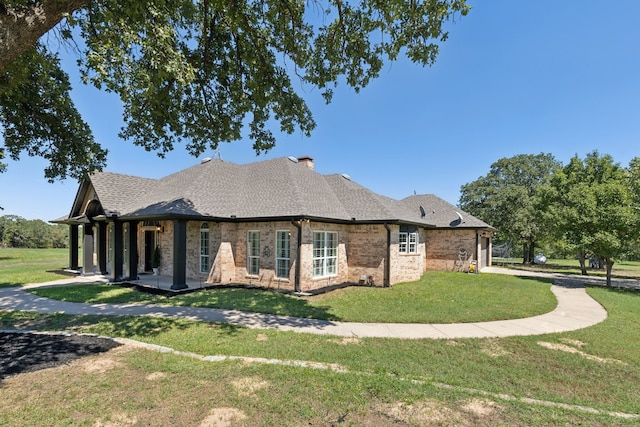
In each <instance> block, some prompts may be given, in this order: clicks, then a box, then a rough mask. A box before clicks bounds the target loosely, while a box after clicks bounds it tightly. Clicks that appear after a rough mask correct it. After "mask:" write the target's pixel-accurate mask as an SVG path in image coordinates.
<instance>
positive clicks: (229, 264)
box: [139, 221, 477, 292]
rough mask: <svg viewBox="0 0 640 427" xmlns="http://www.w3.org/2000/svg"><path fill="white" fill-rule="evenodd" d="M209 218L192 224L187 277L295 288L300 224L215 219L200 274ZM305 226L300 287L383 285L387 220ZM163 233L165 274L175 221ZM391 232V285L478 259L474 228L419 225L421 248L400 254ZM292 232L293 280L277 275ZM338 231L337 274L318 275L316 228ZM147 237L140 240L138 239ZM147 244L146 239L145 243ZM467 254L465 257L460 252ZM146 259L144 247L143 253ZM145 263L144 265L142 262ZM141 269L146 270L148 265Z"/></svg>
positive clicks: (395, 234)
mask: <svg viewBox="0 0 640 427" xmlns="http://www.w3.org/2000/svg"><path fill="white" fill-rule="evenodd" d="M203 223H204V221H189V222H187V254H186V255H187V256H186V259H187V265H186V275H187V278H188V279H190V280H194V279H195V280H200V281H202V282H203V283H207V284H209V285H211V286H214V285H216V284H228V283H239V284H250V285H256V286H262V287H265V288H272V289H273V288H275V289H283V290H294V281H295V270H296V262H297V249H298V248H297V243H298V236H297V234H298V227H297V226H296V225H294V224H293V223H291V222H289V221H278V222H249V223H239V222H238V223H216V222H208V225H209V238H210V242H209V248H210V252H209V257H210V258H209V263H210V270H209V272H208V273H206V274H204V273H200V272H199V256H200V253H199V251H200V227H201V226H202V224H203ZM298 224H299V226H300V227H301V230H302V246H301V255H302V258H301V259H302V261H301V268H300V290H301V291H303V292H304V291H311V290H316V289H319V288H323V287H327V286H332V285H337V284H341V283H359V282H362V279H363V278H364V277H369V276H374V277H375V284H376V285H377V286H382V285H383V284H384V275H385V263H386V257H387V229H386V228H385V226H384V225H383V224H364V225H360V224H330V223H320V222H313V221H302V222H300V223H298ZM161 225H162V226H163V227H164V232H163V233H159V234H158V242H157V244H158V245H159V246H160V248H161V250H162V256H163V262H162V266H161V268H160V273H161V274H163V275H171V274H172V271H173V222H172V221H161ZM388 227H389V229H390V232H391V234H390V235H391V248H390V261H391V262H390V277H389V283H390V284H395V283H400V282H408V281H415V280H418V279H420V277H421V276H422V274H423V273H424V272H425V271H427V270H445V271H455V270H459V271H466V269H468V267H469V262H470V261H471V260H472V259H475V253H476V250H477V249H476V231H475V230H464V229H457V230H425V229H419V241H418V252H417V253H416V254H401V253H399V252H398V235H399V230H400V228H399V226H398V225H389V226H388ZM250 230H256V231H260V271H259V274H258V275H250V274H248V273H247V257H246V255H247V252H246V250H247V233H248V232H249V231H250ZM279 230H287V231H289V232H290V270H289V277H288V278H277V277H276V275H275V256H276V253H275V252H276V251H275V246H276V231H279ZM314 231H329V232H337V233H338V272H337V275H335V276H331V277H323V278H314V277H313V232H314ZM141 240H142V239H139V242H140V241H141ZM140 245H143V243H140ZM461 249H464V250H465V251H466V257H464V259H463V260H462V261H460V258H459V254H460V250H461ZM139 253H140V254H141V259H144V254H142V250H140V252H139ZM141 264H142V263H141ZM140 268H144V266H143V265H141V266H140Z"/></svg>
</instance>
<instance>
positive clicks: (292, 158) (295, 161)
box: [287, 156, 298, 163]
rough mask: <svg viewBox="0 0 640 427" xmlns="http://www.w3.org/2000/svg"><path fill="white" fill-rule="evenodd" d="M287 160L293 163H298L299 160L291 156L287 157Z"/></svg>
mask: <svg viewBox="0 0 640 427" xmlns="http://www.w3.org/2000/svg"><path fill="white" fill-rule="evenodd" d="M287 159H289V160H291V161H292V162H293V163H298V159H296V158H295V157H293V156H289V157H287Z"/></svg>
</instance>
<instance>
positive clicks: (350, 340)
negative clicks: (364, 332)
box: [327, 337, 360, 345]
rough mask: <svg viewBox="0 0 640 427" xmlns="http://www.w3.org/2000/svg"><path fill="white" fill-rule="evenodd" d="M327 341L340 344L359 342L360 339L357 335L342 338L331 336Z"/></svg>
mask: <svg viewBox="0 0 640 427" xmlns="http://www.w3.org/2000/svg"><path fill="white" fill-rule="evenodd" d="M327 341H328V342H332V343H334V344H340V345H349V344H360V339H359V338H357V337H344V338H342V339H337V338H332V339H329V340H327Z"/></svg>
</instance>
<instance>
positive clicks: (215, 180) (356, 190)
mask: <svg viewBox="0 0 640 427" xmlns="http://www.w3.org/2000/svg"><path fill="white" fill-rule="evenodd" d="M90 181H91V183H92V184H93V187H94V189H95V192H96V195H97V197H98V199H99V201H100V203H101V204H102V207H103V208H104V210H105V212H115V213H117V214H118V215H119V216H121V217H125V218H127V217H141V218H142V217H151V216H178V215H181V216H185V215H186V216H191V217H207V218H231V217H232V216H235V218H237V219H245V220H250V219H264V218H293V217H309V218H318V219H326V220H329V221H352V220H353V219H354V218H355V220H356V221H358V222H379V221H390V222H408V223H415V224H421V225H424V226H438V227H457V226H460V227H480V228H488V227H489V226H488V225H487V224H485V223H484V222H482V221H480V220H478V219H477V218H474V217H472V216H471V215H469V214H466V213H464V214H463V217H464V218H465V220H464V221H463V222H462V223H460V224H455V220H456V219H457V218H458V217H457V214H456V213H455V212H456V208H455V206H453V205H451V204H449V203H447V202H445V201H444V200H442V199H440V198H438V197H436V196H433V195H420V196H411V197H408V198H406V199H403V200H395V199H391V198H389V197H386V196H382V195H380V194H377V193H374V192H373V191H371V190H369V189H367V188H365V187H363V186H361V185H360V184H358V183H356V182H353V181H352V180H351V179H349V178H348V177H346V176H344V175H322V174H319V173H317V172H315V171H314V170H312V169H309V168H308V167H307V166H305V165H303V164H301V163H297V162H295V161H292V160H291V159H290V158H287V157H282V158H277V159H273V160H265V161H261V162H255V163H249V164H245V165H238V164H234V163H229V162H225V161H222V160H218V159H212V160H209V161H207V162H204V163H200V164H197V165H195V166H192V167H190V168H188V169H185V170H182V171H180V172H177V173H174V174H172V175H168V176H166V177H164V178H161V179H148V178H140V177H134V176H129V175H120V174H115V173H109V172H100V173H96V174H94V175H92V176H91V177H90ZM420 206H422V207H423V209H424V211H426V215H424V216H422V215H421V210H420ZM460 212H461V211H460Z"/></svg>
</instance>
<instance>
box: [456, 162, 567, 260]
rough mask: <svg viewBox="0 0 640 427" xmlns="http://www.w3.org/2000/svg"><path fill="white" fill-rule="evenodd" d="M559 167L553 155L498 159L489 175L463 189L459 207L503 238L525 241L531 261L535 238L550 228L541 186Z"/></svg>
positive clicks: (524, 255) (524, 247)
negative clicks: (489, 225) (482, 221)
mask: <svg viewBox="0 0 640 427" xmlns="http://www.w3.org/2000/svg"><path fill="white" fill-rule="evenodd" d="M558 167H559V163H558V162H557V161H556V160H555V158H554V157H553V156H552V155H551V154H543V153H541V154H536V155H534V154H519V155H517V156H514V157H509V158H502V159H499V160H498V161H497V162H495V163H493V164H492V165H491V169H490V170H489V173H488V174H487V175H485V176H482V177H480V178H478V179H477V180H475V181H473V182H471V183H468V184H465V185H463V186H462V187H461V188H460V202H459V203H460V207H461V208H462V209H464V210H466V211H468V212H469V213H471V214H473V215H476V216H478V217H480V218H482V219H483V220H484V221H486V222H488V223H489V224H491V225H493V226H494V227H496V228H497V229H498V230H499V232H500V234H501V236H502V238H503V239H504V240H508V241H511V242H514V243H515V242H518V243H522V245H523V263H531V262H532V261H533V257H534V250H535V243H536V240H537V239H539V238H540V236H541V235H543V234H544V233H546V232H547V231H548V227H547V226H546V224H547V217H546V216H545V215H544V214H543V213H544V209H541V206H542V204H543V203H544V199H543V198H542V197H541V195H540V189H541V188H543V186H544V185H546V184H547V183H548V182H549V179H550V178H551V176H552V174H553V171H554V170H556V169H557V168H558Z"/></svg>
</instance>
